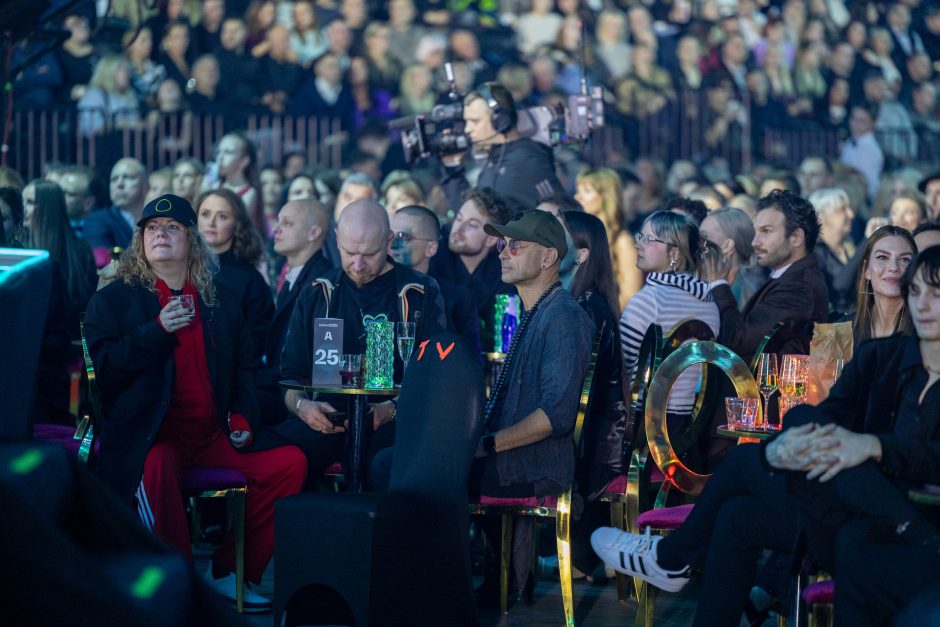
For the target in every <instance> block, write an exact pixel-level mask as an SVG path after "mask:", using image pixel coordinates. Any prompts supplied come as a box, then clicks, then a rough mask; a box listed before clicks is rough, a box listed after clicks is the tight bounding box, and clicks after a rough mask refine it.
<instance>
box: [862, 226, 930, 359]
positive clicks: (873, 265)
mask: <svg viewBox="0 0 940 627" xmlns="http://www.w3.org/2000/svg"><path fill="white" fill-rule="evenodd" d="M916 254H917V244H915V243H914V238H913V237H912V236H911V234H910V233H909V232H907V230H905V229H902V228H901V227H899V226H894V225H886V226H883V227H881V228H879V229H876V230H875V232H874V233H872V234H871V237H869V238H868V243H867V244H866V245H865V250H864V252H863V253H862V262H861V265H860V266H859V268H858V278H857V279H856V281H855V292H856V294H855V314H854V317H853V318H852V320H853V321H852V335H853V336H854V340H855V345H856V346H858V344H859V342H862V341H863V340H868V339H872V338H877V337H888V336H889V335H895V334H897V333H901V334H904V335H907V334H909V333H910V332H911V314H910V312H909V311H908V309H907V302H906V301H905V300H904V298H903V297H902V296H901V276H902V275H903V274H904V271H905V270H906V269H907V266H909V265H910V263H911V260H912V259H913V258H914V255H916Z"/></svg>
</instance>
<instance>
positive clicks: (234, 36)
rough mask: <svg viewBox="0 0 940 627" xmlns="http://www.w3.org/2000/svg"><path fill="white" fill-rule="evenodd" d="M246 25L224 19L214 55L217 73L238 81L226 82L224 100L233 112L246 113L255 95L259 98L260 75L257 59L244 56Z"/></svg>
mask: <svg viewBox="0 0 940 627" xmlns="http://www.w3.org/2000/svg"><path fill="white" fill-rule="evenodd" d="M246 35H247V30H246V28H245V23H244V22H243V21H242V20H240V19H239V18H236V17H227V18H225V21H223V22H222V35H221V37H220V41H221V42H222V47H221V48H219V50H218V52H217V53H216V58H217V59H218V61H219V73H220V74H221V75H222V76H237V77H239V80H232V81H228V83H227V84H226V86H225V87H226V88H227V93H226V94H225V96H226V98H227V99H229V100H230V101H231V102H230V104H231V106H232V109H233V110H235V111H245V112H246V115H247V109H248V107H249V106H250V104H251V102H252V100H253V99H254V98H255V96H256V95H257V96H258V97H260V96H261V92H260V88H259V87H258V85H257V80H256V79H255V77H256V76H258V75H259V69H258V60H257V59H255V58H254V57H252V56H251V55H249V54H245V37H246Z"/></svg>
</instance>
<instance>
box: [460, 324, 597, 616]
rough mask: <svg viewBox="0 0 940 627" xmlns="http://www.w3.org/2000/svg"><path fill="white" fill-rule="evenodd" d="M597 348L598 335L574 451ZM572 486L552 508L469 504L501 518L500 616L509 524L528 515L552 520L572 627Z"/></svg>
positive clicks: (505, 607) (504, 604) (505, 596)
mask: <svg viewBox="0 0 940 627" xmlns="http://www.w3.org/2000/svg"><path fill="white" fill-rule="evenodd" d="M599 345H600V334H599V333H597V334H595V336H594V342H593V346H592V349H591V361H590V363H589V364H588V369H587V371H586V372H585V373H584V380H583V382H582V384H581V398H580V400H579V402H578V413H577V416H576V418H575V423H574V430H573V432H572V439H573V440H574V448H575V451H578V450H580V449H579V446H580V443H581V434H582V432H583V430H584V421H585V418H586V416H587V414H588V412H589V411H590V405H591V391H592V389H593V387H594V369H595V366H596V365H597V351H598V348H599ZM572 488H573V486H572V487H569V488H568V489H567V490H566V491H565V492H563V493H562V494H560V495H559V496H558V502H557V504H556V506H555V507H548V506H545V505H538V506H535V507H521V506H507V505H482V504H479V503H471V504H470V513H471V514H473V515H483V514H499V515H500V519H501V525H502V526H501V541H502V544H501V546H500V549H501V550H500V560H499V561H500V565H499V566H500V568H499V609H500V611H502V612H503V613H507V612H508V611H509V562H510V558H511V556H512V521H513V517H515V516H530V517H534V518H554V519H555V543H556V547H557V550H558V575H559V579H560V581H561V598H562V603H563V605H564V612H565V625H566V626H569V627H573V626H574V624H575V622H574V591H573V587H572V583H571V566H572V564H571V494H572Z"/></svg>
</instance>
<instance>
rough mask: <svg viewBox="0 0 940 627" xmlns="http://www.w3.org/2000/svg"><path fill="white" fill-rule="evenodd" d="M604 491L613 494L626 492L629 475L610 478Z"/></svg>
mask: <svg viewBox="0 0 940 627" xmlns="http://www.w3.org/2000/svg"><path fill="white" fill-rule="evenodd" d="M604 492H607V493H612V494H625V493H626V492H627V475H618V476H616V477H614V478H613V479H611V480H610V483H608V484H607V487H606V488H604Z"/></svg>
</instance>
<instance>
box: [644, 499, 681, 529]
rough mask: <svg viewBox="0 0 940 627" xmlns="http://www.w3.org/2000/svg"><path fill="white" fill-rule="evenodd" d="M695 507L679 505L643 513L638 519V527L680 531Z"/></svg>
mask: <svg viewBox="0 0 940 627" xmlns="http://www.w3.org/2000/svg"><path fill="white" fill-rule="evenodd" d="M693 507H695V505H678V506H676V507H665V508H663V509H651V510H649V511H648V512H643V513H642V514H640V515H639V516H637V519H636V525H637V527H639V528H640V529H643V528H645V527H652V528H653V529H678V528H679V527H680V526H681V525H682V523H684V522H685V519H686V518H688V517H689V514H691V513H692V508H693Z"/></svg>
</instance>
